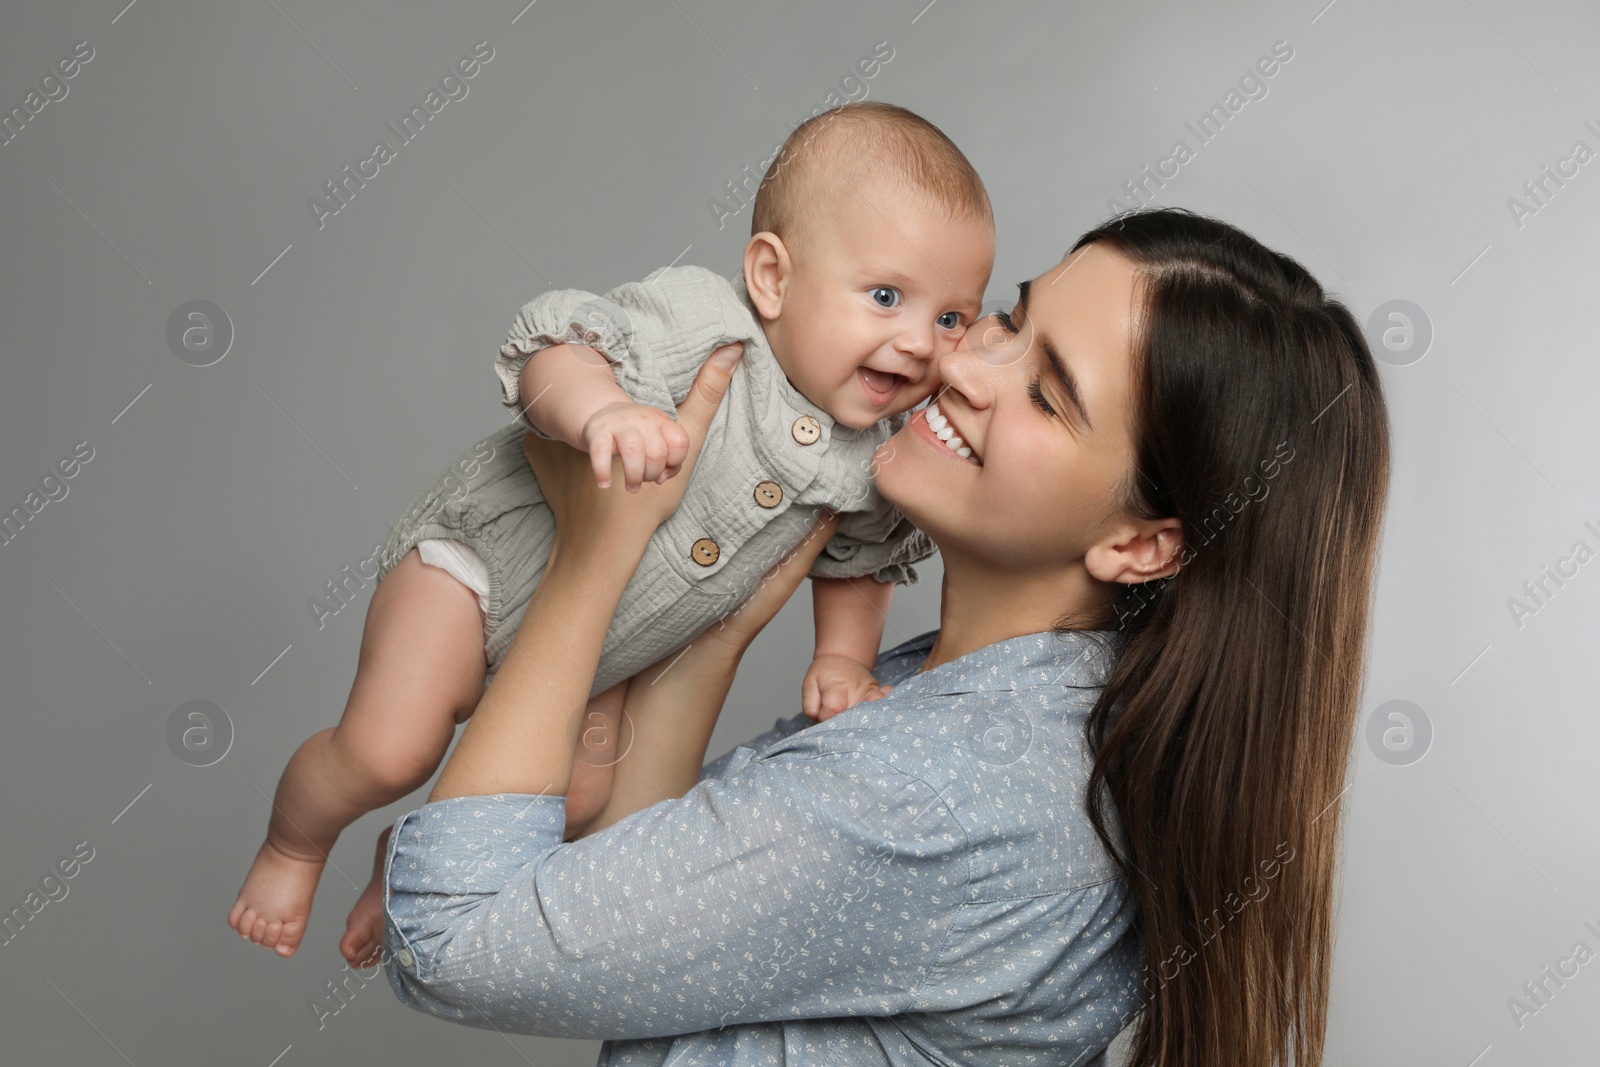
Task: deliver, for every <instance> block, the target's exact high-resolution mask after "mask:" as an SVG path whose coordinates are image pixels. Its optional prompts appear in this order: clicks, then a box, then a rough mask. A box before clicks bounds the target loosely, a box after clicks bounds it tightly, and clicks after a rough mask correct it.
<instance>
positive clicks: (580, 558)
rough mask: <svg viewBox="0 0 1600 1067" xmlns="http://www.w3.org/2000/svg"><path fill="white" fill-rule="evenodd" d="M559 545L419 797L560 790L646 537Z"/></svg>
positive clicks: (431, 798)
mask: <svg viewBox="0 0 1600 1067" xmlns="http://www.w3.org/2000/svg"><path fill="white" fill-rule="evenodd" d="M576 540H578V541H579V543H576V544H564V543H563V541H562V538H561V536H560V531H559V528H558V530H557V535H556V543H555V546H554V547H553V548H552V550H551V553H550V561H549V563H548V565H547V566H546V568H545V573H544V577H543V579H542V580H541V581H540V583H539V585H538V588H536V589H535V590H534V593H533V597H532V599H531V600H529V602H528V610H527V614H526V615H525V616H524V617H523V620H522V623H521V625H520V626H518V628H517V633H516V636H515V637H514V638H513V639H512V642H511V647H510V648H509V649H507V651H506V655H505V659H504V660H503V661H502V663H501V665H500V669H499V671H498V672H497V673H496V674H495V677H494V679H493V681H491V682H490V684H489V688H488V691H487V692H485V693H484V695H483V699H482V700H481V701H480V702H479V703H478V708H477V710H476V711H475V712H474V713H473V715H472V718H471V719H470V720H469V721H468V722H467V726H466V729H465V730H464V731H463V732H462V735H461V740H460V742H458V743H457V745H456V747H455V750H454V751H453V752H452V753H451V755H450V759H449V761H448V762H447V763H446V764H445V767H444V770H443V772H442V773H441V774H440V775H439V780H438V782H437V783H435V785H434V787H433V792H432V793H430V794H429V795H428V801H429V802H430V803H431V802H433V801H435V800H444V799H446V798H448V797H457V796H483V795H487V794H490V793H546V794H554V795H560V796H565V795H566V792H567V788H568V786H569V785H570V783H571V780H572V754H573V750H574V748H575V746H576V743H577V736H578V730H579V728H580V727H581V725H582V715H583V709H584V705H585V704H586V703H587V701H588V698H589V687H590V686H591V685H592V684H593V681H594V675H595V669H596V667H597V666H598V665H599V662H600V648H601V645H602V644H603V643H604V641H605V634H606V630H607V628H608V627H609V625H610V622H611V616H612V615H613V613H614V612H615V611H616V607H617V603H618V602H619V601H620V600H621V599H622V591H623V589H624V588H625V587H626V586H627V584H628V579H629V578H630V577H631V576H632V574H633V570H634V567H635V566H637V564H638V561H639V558H640V556H642V555H643V553H644V545H645V540H644V539H643V538H642V537H640V536H639V534H638V533H637V532H634V531H628V530H624V531H620V532H617V533H613V534H611V535H610V536H605V535H604V532H603V531H602V532H601V536H598V537H595V538H585V539H576Z"/></svg>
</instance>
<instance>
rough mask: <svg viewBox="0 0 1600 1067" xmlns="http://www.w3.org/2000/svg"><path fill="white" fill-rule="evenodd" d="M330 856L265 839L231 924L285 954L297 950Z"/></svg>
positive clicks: (230, 916) (245, 935)
mask: <svg viewBox="0 0 1600 1067" xmlns="http://www.w3.org/2000/svg"><path fill="white" fill-rule="evenodd" d="M326 862H327V861H326V860H324V859H322V858H320V857H319V858H318V859H315V860H307V859H303V858H301V857H298V856H292V855H290V854H289V853H287V852H284V851H283V850H282V849H280V848H278V847H277V846H276V845H274V844H273V843H272V842H271V841H270V840H268V841H266V842H264V843H263V844H262V846H261V849H260V851H258V852H257V853H256V860H255V863H254V864H252V865H251V867H250V873H249V874H248V875H246V876H245V880H244V886H243V887H242V888H241V889H240V890H239V898H238V899H237V900H235V901H234V902H233V908H232V909H231V910H230V911H229V912H228V925H229V926H231V927H233V928H234V929H235V930H237V931H238V932H239V936H240V937H243V938H245V939H246V940H248V941H254V942H255V943H256V944H258V945H262V946H264V947H266V948H270V949H273V950H274V951H276V952H277V953H278V955H280V956H284V957H288V956H292V955H294V950H295V949H297V948H299V947H300V939H301V938H302V937H304V936H305V932H306V923H307V922H308V921H309V920H310V918H311V898H312V897H313V896H314V895H315V894H316V891H317V880H318V879H319V878H321V877H322V867H323V864H324V863H326Z"/></svg>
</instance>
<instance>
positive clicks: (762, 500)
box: [756, 482, 783, 508]
mask: <svg viewBox="0 0 1600 1067" xmlns="http://www.w3.org/2000/svg"><path fill="white" fill-rule="evenodd" d="M756 503H757V504H760V505H761V506H762V507H764V508H775V507H777V506H778V505H779V504H781V503H783V486H781V485H779V484H778V483H777V482H757V483H756Z"/></svg>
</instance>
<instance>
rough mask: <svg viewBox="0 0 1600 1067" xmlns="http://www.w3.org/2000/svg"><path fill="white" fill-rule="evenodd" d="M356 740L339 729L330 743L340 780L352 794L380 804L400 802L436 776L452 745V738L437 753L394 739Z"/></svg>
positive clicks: (430, 748)
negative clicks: (378, 741) (400, 742)
mask: <svg viewBox="0 0 1600 1067" xmlns="http://www.w3.org/2000/svg"><path fill="white" fill-rule="evenodd" d="M353 740H356V739H354V738H353V737H352V736H351V735H350V731H347V730H341V729H339V728H337V727H335V728H334V730H333V736H332V737H331V738H330V740H329V744H330V748H331V749H332V750H333V751H334V752H335V753H336V759H337V761H338V770H339V781H341V782H343V783H344V785H345V788H346V790H348V791H349V792H350V793H351V794H352V795H354V796H357V797H361V798H364V799H369V800H370V799H372V798H377V802H378V803H379V804H387V803H390V802H391V801H393V800H397V799H399V798H400V797H403V796H405V795H406V794H407V793H409V792H411V791H412V790H413V789H416V788H417V787H418V786H420V785H422V784H423V783H424V782H426V781H427V780H428V779H429V778H431V777H433V772H434V771H435V770H437V769H438V767H439V760H440V759H441V758H442V757H443V755H444V748H445V747H448V745H449V740H448V738H446V740H445V745H444V746H440V747H438V749H437V750H434V748H433V746H425V745H420V744H413V745H401V744H396V743H395V741H394V740H393V739H391V740H388V741H384V742H380V743H373V742H371V740H370V739H364V740H359V741H356V743H352V741H353Z"/></svg>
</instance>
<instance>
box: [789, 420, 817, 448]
mask: <svg viewBox="0 0 1600 1067" xmlns="http://www.w3.org/2000/svg"><path fill="white" fill-rule="evenodd" d="M789 432H790V433H792V434H794V439H795V440H796V441H798V442H800V443H801V444H803V445H814V444H816V443H817V439H818V438H819V437H821V436H822V423H820V422H818V421H817V417H816V416H815V415H801V416H800V417H799V418H798V419H795V420H794V426H793V428H791V429H790V431H789Z"/></svg>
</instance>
